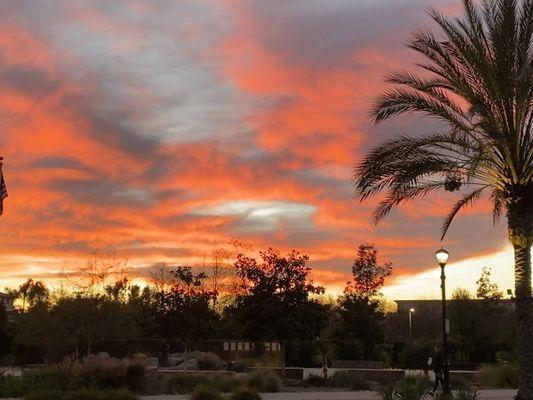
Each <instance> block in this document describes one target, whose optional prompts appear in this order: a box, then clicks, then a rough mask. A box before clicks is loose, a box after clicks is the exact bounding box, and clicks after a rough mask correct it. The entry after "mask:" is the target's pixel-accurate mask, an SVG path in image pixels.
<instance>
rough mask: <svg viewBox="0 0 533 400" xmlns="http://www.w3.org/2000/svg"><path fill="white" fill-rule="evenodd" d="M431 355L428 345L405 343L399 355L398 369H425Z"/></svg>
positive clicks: (430, 347) (423, 343)
mask: <svg viewBox="0 0 533 400" xmlns="http://www.w3.org/2000/svg"><path fill="white" fill-rule="evenodd" d="M432 353H433V349H432V346H431V344H430V343H425V342H413V343H407V344H406V345H405V346H404V347H403V349H402V351H401V352H400V355H399V360H398V361H399V364H400V368H404V369H427V368H428V363H427V362H428V358H429V356H430V355H431V354H432Z"/></svg>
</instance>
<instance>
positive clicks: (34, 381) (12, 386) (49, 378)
mask: <svg viewBox="0 0 533 400" xmlns="http://www.w3.org/2000/svg"><path fill="white" fill-rule="evenodd" d="M75 385H76V382H75V381H74V378H73V377H72V376H71V375H69V374H67V373H64V372H61V371H35V372H29V373H25V374H23V375H21V376H10V375H2V376H0V397H22V396H24V395H25V394H27V393H29V392H31V391H34V390H40V391H43V390H47V389H59V390H68V389H72V388H74V386H75Z"/></svg>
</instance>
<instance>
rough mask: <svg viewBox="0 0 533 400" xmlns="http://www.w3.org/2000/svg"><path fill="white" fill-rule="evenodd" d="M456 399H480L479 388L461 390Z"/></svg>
mask: <svg viewBox="0 0 533 400" xmlns="http://www.w3.org/2000/svg"><path fill="white" fill-rule="evenodd" d="M454 399H455V400H478V399H479V391H478V390H477V389H475V388H474V389H463V390H459V391H458V392H457V393H456V394H455V396H454Z"/></svg>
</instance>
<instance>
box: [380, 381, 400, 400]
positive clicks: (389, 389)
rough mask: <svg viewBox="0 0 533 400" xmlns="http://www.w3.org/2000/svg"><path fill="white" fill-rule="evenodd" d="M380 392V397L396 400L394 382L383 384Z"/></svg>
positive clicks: (385, 399) (383, 399)
mask: <svg viewBox="0 0 533 400" xmlns="http://www.w3.org/2000/svg"><path fill="white" fill-rule="evenodd" d="M378 394H379V397H381V400H396V396H395V391H394V384H393V383H387V384H385V385H382V386H381V387H380V388H379V392H378Z"/></svg>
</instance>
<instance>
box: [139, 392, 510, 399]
mask: <svg viewBox="0 0 533 400" xmlns="http://www.w3.org/2000/svg"><path fill="white" fill-rule="evenodd" d="M515 394H516V390H481V391H480V396H479V400H512V399H513V397H514V395H515ZM261 397H262V399H263V400H379V396H378V394H377V393H376V392H367V391H359V392H296V393H292V392H281V393H263V394H262V395H261ZM142 399H143V400H189V397H188V396H186V395H162V396H145V397H143V398H142Z"/></svg>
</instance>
